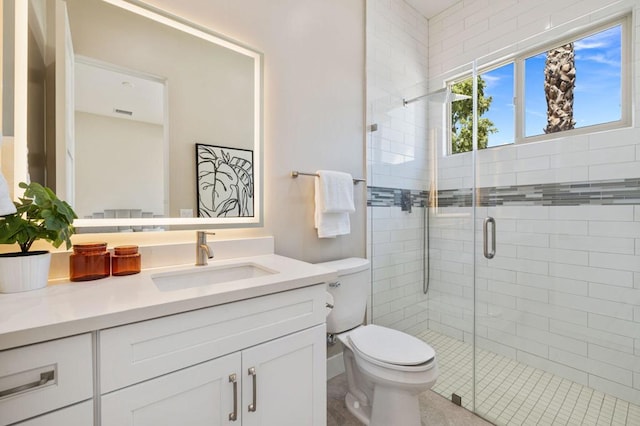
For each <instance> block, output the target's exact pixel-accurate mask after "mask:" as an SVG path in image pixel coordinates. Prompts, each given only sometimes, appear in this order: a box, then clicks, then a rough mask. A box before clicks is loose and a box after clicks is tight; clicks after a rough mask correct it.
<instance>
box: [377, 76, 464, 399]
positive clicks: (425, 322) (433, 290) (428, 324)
mask: <svg viewBox="0 0 640 426" xmlns="http://www.w3.org/2000/svg"><path fill="white" fill-rule="evenodd" d="M451 100H452V97H451V96H450V94H449V92H447V91H446V90H436V91H433V92H428V91H427V89H426V85H422V86H420V87H413V88H411V89H408V90H406V91H405V96H404V97H403V98H401V97H389V98H384V99H382V100H379V101H378V102H372V103H371V104H370V109H369V120H368V121H369V123H371V125H370V128H369V133H368V141H367V143H368V147H367V149H368V156H367V157H368V159H369V163H368V185H369V187H368V204H369V211H368V217H369V227H368V229H369V239H368V241H369V245H368V256H369V259H371V273H372V280H371V281H372V297H371V311H370V312H371V313H372V315H371V321H372V322H373V323H376V324H379V325H383V326H387V327H390V328H394V329H397V330H401V331H404V332H406V333H409V334H411V335H413V336H416V337H418V338H420V339H423V340H424V341H426V342H427V343H428V344H429V345H431V346H432V347H433V348H434V349H435V351H436V354H437V360H438V367H439V377H438V380H437V382H436V384H435V385H434V387H433V389H432V390H434V391H436V392H438V393H440V394H441V395H442V396H444V397H445V398H447V399H453V400H454V401H456V402H458V403H460V404H461V405H463V406H465V407H466V408H469V409H473V359H472V354H473V351H472V342H473V335H474V334H473V318H474V316H473V268H474V266H473V263H474V258H473V206H472V204H471V195H472V194H473V190H472V186H471V184H472V176H473V175H472V170H471V166H472V161H471V154H469V155H462V156H455V157H452V156H448V155H447V152H446V150H447V145H446V143H445V140H446V136H447V128H448V125H449V124H448V123H449V119H448V114H449V113H450V102H451ZM461 171H463V174H464V175H463V176H458V175H457V174H458V173H460V172H461Z"/></svg>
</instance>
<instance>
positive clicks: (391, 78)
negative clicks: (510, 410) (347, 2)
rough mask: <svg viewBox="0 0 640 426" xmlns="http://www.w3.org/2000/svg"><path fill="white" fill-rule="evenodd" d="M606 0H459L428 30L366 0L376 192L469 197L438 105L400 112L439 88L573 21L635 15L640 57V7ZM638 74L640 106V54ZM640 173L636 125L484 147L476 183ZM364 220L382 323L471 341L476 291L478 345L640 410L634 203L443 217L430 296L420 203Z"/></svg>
mask: <svg viewBox="0 0 640 426" xmlns="http://www.w3.org/2000/svg"><path fill="white" fill-rule="evenodd" d="M611 3H612V4H605V3H603V2H602V1H600V0H582V1H573V0H542V1H539V2H514V1H511V0H495V1H488V0H474V1H471V2H467V1H464V2H460V3H458V4H457V5H456V6H454V7H452V8H450V9H448V10H447V11H445V12H444V13H442V14H440V15H438V16H436V17H435V18H433V19H431V20H429V21H428V22H427V21H426V20H425V19H423V18H421V17H419V15H418V14H417V12H415V11H414V10H412V9H411V8H410V7H409V6H408V5H407V4H405V3H404V2H403V1H400V0H384V1H383V0H373V1H368V2H367V9H368V10H367V20H368V24H367V39H368V41H367V43H368V45H367V52H368V57H367V80H368V101H369V102H370V105H371V106H370V108H369V116H368V122H369V123H377V124H378V131H376V132H372V133H370V134H369V141H368V166H369V167H368V173H369V185H370V186H378V187H386V188H402V189H410V190H418V191H425V190H428V189H429V186H430V184H431V182H433V183H436V182H437V188H438V190H440V191H442V190H456V189H463V190H465V189H466V190H470V188H471V187H472V183H473V174H472V170H473V169H472V164H471V161H472V157H471V154H470V153H468V154H459V155H455V156H446V155H444V152H445V147H444V144H443V142H442V141H443V131H442V128H443V126H442V122H443V120H442V111H441V109H438V108H430V109H429V110H427V106H428V104H427V103H426V102H424V103H416V104H412V105H410V106H409V107H406V108H404V107H402V98H403V97H405V98H407V97H410V96H411V95H416V94H420V93H417V91H418V90H419V89H422V90H423V92H422V93H426V92H427V91H428V89H431V90H433V89H438V88H440V87H443V86H442V80H443V78H444V77H446V76H449V75H451V72H452V70H460V69H464V68H465V67H466V66H465V63H469V62H470V61H472V60H473V59H476V58H479V57H481V56H483V55H492V57H499V56H504V55H508V54H510V53H513V52H515V51H518V50H524V49H526V48H528V47H531V46H532V45H534V44H536V43H539V42H541V41H544V40H548V39H550V38H555V37H558V36H559V35H561V34H563V32H564V31H566V29H567V27H566V26H564V27H563V25H565V24H567V23H569V22H571V24H570V27H571V28H577V27H580V26H585V25H590V24H591V23H593V22H598V21H600V20H602V19H607V18H608V17H610V16H613V15H619V14H621V13H625V12H629V11H633V13H634V19H633V24H634V26H635V28H634V30H635V31H634V36H635V40H634V43H633V46H634V47H633V49H634V52H633V57H634V58H640V31H638V27H639V20H638V19H635V14H636V13H637V12H638V10H640V1H638V0H622V1H619V2H611ZM425 52H427V54H428V59H427V58H425V57H423V56H422V55H423V54H424V53H425ZM496 52H498V53H496ZM633 65H634V73H635V74H634V77H633V80H634V82H635V84H634V85H633V90H634V97H633V99H634V105H635V110H639V107H640V103H639V99H640V96H639V94H640V68H639V67H638V65H640V61H636V62H634V63H633ZM466 68H467V69H468V67H466ZM434 76H438V78H435V77H434ZM426 81H428V82H429V84H428V85H427V84H425V82H426ZM427 117H428V119H427ZM436 169H437V171H436ZM639 177H640V128H639V127H638V121H637V120H635V123H634V127H630V128H625V129H618V130H611V131H605V132H599V133H595V134H589V135H584V134H583V135H578V136H574V137H565V138H560V139H554V140H551V141H540V142H535V143H529V144H524V145H519V146H503V147H498V148H492V149H486V150H483V151H480V152H478V170H477V182H476V183H477V186H478V187H480V188H485V187H509V186H514V187H515V186H521V185H541V184H554V183H557V182H593V181H608V180H615V179H638V178H639ZM636 190H637V188H636ZM613 204H615V202H614V203H613ZM369 212H370V221H371V222H370V226H371V234H370V239H369V247H368V253H369V255H370V257H371V259H372V277H373V295H372V299H373V306H372V309H373V319H374V321H375V322H376V323H379V324H382V325H388V326H392V327H394V328H398V329H401V330H405V331H409V332H413V333H419V332H423V331H424V329H425V327H427V326H428V329H429V330H433V331H435V332H438V333H441V334H444V335H447V336H450V337H453V338H456V339H458V340H460V341H466V342H470V341H471V337H472V333H473V332H474V329H473V323H474V322H473V315H474V302H473V297H474V294H475V297H476V304H475V315H476V321H477V322H476V333H477V336H478V338H477V340H476V343H477V345H478V346H479V348H482V349H486V350H490V351H492V352H494V353H497V354H500V355H502V356H506V357H509V358H512V359H514V360H516V361H519V362H522V363H525V364H527V365H530V366H532V367H535V368H540V369H543V370H545V371H548V372H551V373H553V374H556V375H558V376H560V377H563V378H566V379H569V380H572V381H574V382H576V383H579V384H581V385H585V386H589V387H590V388H592V389H595V390H596V391H598V392H604V393H607V394H609V395H612V396H614V397H618V398H621V399H623V400H626V401H629V402H632V403H634V404H640V206H639V205H637V203H636V204H635V205H634V204H629V203H626V204H625V205H590V204H588V203H587V204H580V205H575V206H566V205H522V206H514V205H507V206H500V205H497V206H490V207H480V208H478V209H477V211H476V215H477V216H476V217H477V218H478V220H477V221H476V226H475V228H476V235H473V231H472V229H473V226H472V225H473V222H472V217H473V216H472V209H471V208H470V207H465V206H462V207H454V206H451V207H439V208H438V209H437V210H432V212H431V215H430V217H429V223H430V226H429V230H430V250H429V256H428V258H429V260H428V263H429V265H430V267H429V274H430V281H431V284H430V291H429V295H428V297H426V296H425V295H424V294H423V292H422V285H423V281H422V273H421V267H422V262H423V251H422V240H421V238H422V235H421V233H422V232H423V231H422V230H423V220H424V219H423V216H422V215H423V209H422V208H419V207H418V208H415V207H414V208H413V211H412V212H411V213H407V212H402V211H401V210H400V208H399V207H370V208H369ZM487 215H490V216H493V217H495V218H496V223H497V225H496V226H497V242H498V246H497V255H496V257H495V258H494V259H493V260H486V259H484V258H482V257H481V253H482V246H481V241H482V235H481V230H482V218H484V217H485V216H487ZM474 244H475V245H476V249H477V252H478V253H480V255H479V256H477V257H476V259H474V258H473V252H474V251H473V248H474ZM474 261H475V262H476V264H475V266H474ZM474 271H475V275H476V278H475V289H474ZM480 374H482V372H480ZM571 389H573V388H571ZM567 392H569V394H568V395H567V397H568V398H569V397H570V395H571V392H570V391H569V389H567ZM543 415H545V414H543V413H540V418H542V416H543Z"/></svg>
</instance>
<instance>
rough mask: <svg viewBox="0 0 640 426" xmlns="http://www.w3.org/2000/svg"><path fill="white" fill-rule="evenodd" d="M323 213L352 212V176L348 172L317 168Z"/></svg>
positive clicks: (353, 210) (353, 205) (353, 206)
mask: <svg viewBox="0 0 640 426" xmlns="http://www.w3.org/2000/svg"><path fill="white" fill-rule="evenodd" d="M316 173H317V174H318V176H320V179H317V180H319V185H320V187H319V188H320V197H322V203H323V210H322V211H323V212H324V213H344V212H347V213H353V212H355V211H356V207H355V204H354V203H353V177H352V176H351V175H350V174H349V173H343V172H335V171H332V170H318V171H317V172H316Z"/></svg>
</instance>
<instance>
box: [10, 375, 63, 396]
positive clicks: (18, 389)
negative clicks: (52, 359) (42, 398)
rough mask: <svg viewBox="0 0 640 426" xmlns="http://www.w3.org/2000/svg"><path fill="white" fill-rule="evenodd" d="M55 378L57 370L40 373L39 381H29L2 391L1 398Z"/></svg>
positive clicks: (41, 384)
mask: <svg viewBox="0 0 640 426" xmlns="http://www.w3.org/2000/svg"><path fill="white" fill-rule="evenodd" d="M54 379H55V370H51V371H45V372H44V373H40V380H38V381H37V382H33V383H27V384H26V385H21V386H16V387H15V388H12V389H7V390H3V391H0V398H2V397H5V396H9V395H13V394H16V393H20V392H22V391H26V390H28V389H33V388H37V387H40V386H44V385H46V384H47V383H48V382H50V381H51V380H54Z"/></svg>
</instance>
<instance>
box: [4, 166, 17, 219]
mask: <svg viewBox="0 0 640 426" xmlns="http://www.w3.org/2000/svg"><path fill="white" fill-rule="evenodd" d="M15 212H16V206H15V204H13V201H12V200H11V197H10V196H9V185H8V184H7V180H6V179H5V178H4V175H3V174H2V172H0V216H6V215H9V214H13V213H15Z"/></svg>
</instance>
